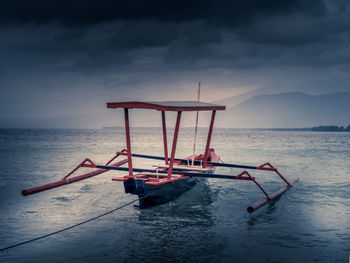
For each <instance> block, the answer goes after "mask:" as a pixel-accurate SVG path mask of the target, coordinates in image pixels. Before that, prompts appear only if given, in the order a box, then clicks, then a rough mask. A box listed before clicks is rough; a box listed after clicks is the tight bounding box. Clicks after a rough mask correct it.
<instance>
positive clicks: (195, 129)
mask: <svg viewBox="0 0 350 263" xmlns="http://www.w3.org/2000/svg"><path fill="white" fill-rule="evenodd" d="M200 94H201V83H200V82H198V93H197V101H199V97H200ZM197 129H198V111H197V114H196V126H195V128H194V141H193V154H192V166H193V164H194V155H195V152H196V139H197Z"/></svg>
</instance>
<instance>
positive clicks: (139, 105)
mask: <svg viewBox="0 0 350 263" xmlns="http://www.w3.org/2000/svg"><path fill="white" fill-rule="evenodd" d="M179 103H181V102H179ZM194 105H195V104H194ZM107 108H110V109H117V108H124V109H125V108H127V109H132V108H134V109H153V110H158V111H211V110H225V109H226V107H225V106H221V105H214V104H209V105H206V104H205V103H203V106H191V105H188V106H181V105H179V106H177V105H174V106H173V105H171V106H169V105H163V104H162V102H159V104H157V102H154V103H153V102H141V101H126V102H107Z"/></svg>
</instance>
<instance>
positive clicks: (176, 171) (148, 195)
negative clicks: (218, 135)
mask: <svg viewBox="0 0 350 263" xmlns="http://www.w3.org/2000/svg"><path fill="white" fill-rule="evenodd" d="M107 108H110V109H117V108H122V109H124V117H125V134H126V149H123V150H121V151H119V152H117V153H116V155H115V156H114V157H113V158H112V159H111V160H109V161H108V162H107V163H106V164H105V165H98V164H95V163H94V162H93V161H91V160H90V159H88V158H86V159H85V160H84V161H83V162H81V163H80V164H79V165H78V166H77V167H76V168H75V169H73V170H72V171H71V172H70V173H68V174H67V175H66V176H64V177H63V178H62V179H61V180H59V181H56V182H53V183H49V184H45V185H41V186H37V187H34V188H30V189H26V190H22V195H24V196H27V195H31V194H34V193H38V192H41V191H45V190H48V189H52V188H55V187H58V186H62V185H65V184H70V183H74V182H77V181H81V180H84V179H87V178H90V177H93V176H96V175H99V174H102V173H104V172H106V171H109V170H117V171H126V172H128V175H125V176H123V177H119V178H114V179H112V180H113V181H120V182H123V184H124V189H125V192H126V193H131V194H135V195H138V197H139V207H140V208H145V207H152V206H155V205H161V204H165V203H167V202H170V201H172V200H174V199H175V198H177V197H178V196H180V195H181V194H182V193H184V192H186V191H188V190H190V189H191V188H192V187H193V186H194V185H195V184H196V182H197V180H198V179H197V178H220V179H231V180H232V179H233V180H245V181H252V182H254V183H255V184H256V185H257V186H258V187H259V189H260V190H261V191H262V192H263V194H264V195H265V197H264V198H263V199H261V200H260V201H258V202H256V203H254V204H252V205H251V206H249V207H248V208H247V211H248V212H249V213H252V212H254V211H255V210H257V209H258V208H260V207H262V206H263V205H265V204H267V203H269V202H270V201H272V200H275V199H276V198H277V197H279V196H281V195H282V194H283V193H284V192H285V191H287V190H288V189H289V188H290V187H291V186H292V185H293V184H294V183H295V182H297V181H298V180H299V179H298V178H296V179H294V180H293V181H291V182H289V181H288V180H287V179H286V178H285V177H283V175H282V174H281V173H280V172H279V171H278V170H277V169H276V168H275V167H274V166H272V165H271V164H270V163H264V164H262V165H259V166H248V165H239V164H228V163H220V162H219V160H220V158H219V156H217V155H216V153H215V151H214V148H211V147H210V142H211V137H212V132H213V127H214V120H215V115H216V112H217V111H220V110H225V106H220V105H215V104H209V103H204V102H199V101H166V102H139V101H129V102H109V103H107ZM129 109H151V110H157V111H160V112H161V119H162V131H163V143H164V156H154V155H145V154H133V153H132V151H131V140H130V127H129ZM167 111H173V112H177V118H176V124H175V131H174V137H173V142H172V148H171V154H170V158H169V155H168V143H167V129H166V121H165V113H166V112H167ZM185 111H197V112H198V111H211V112H212V114H211V121H210V125H209V131H208V136H207V141H206V146H205V151H204V153H203V154H198V155H194V154H193V155H192V156H189V157H187V158H183V159H179V158H175V153H176V146H177V139H178V134H179V128H180V121H181V116H182V113H183V112H185ZM120 156H125V157H126V158H124V159H122V160H120V161H118V162H114V163H112V162H113V161H114V160H115V159H116V158H117V157H120ZM133 158H146V159H154V160H162V161H164V164H158V165H155V168H154V169H140V168H134V167H133ZM124 164H127V167H121V166H122V165H124ZM81 167H89V168H94V169H96V170H94V171H92V172H89V173H85V174H82V175H78V176H74V177H72V174H73V173H75V172H76V171H77V170H78V169H79V168H81ZM215 167H230V168H241V169H244V171H242V172H241V173H239V174H238V175H235V176H234V175H228V174H215V173H214V171H215ZM247 170H263V171H271V172H274V173H276V174H277V175H278V176H279V177H280V178H281V179H282V180H283V181H284V182H285V184H286V185H285V186H283V187H282V188H281V189H280V190H278V191H277V192H275V193H273V194H268V193H267V192H266V191H265V190H264V188H263V187H262V186H261V185H260V184H259V183H258V182H257V181H256V179H255V177H253V176H252V175H251V174H250V173H249V172H248V171H247Z"/></svg>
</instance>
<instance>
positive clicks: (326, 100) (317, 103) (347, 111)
mask: <svg viewBox="0 0 350 263" xmlns="http://www.w3.org/2000/svg"><path fill="white" fill-rule="evenodd" d="M267 90H268V89H259V90H255V91H252V92H248V93H246V94H242V95H239V96H236V97H230V98H227V99H224V100H220V101H217V102H216V103H218V104H223V105H226V106H227V110H226V111H223V112H221V111H220V112H218V114H217V117H216V121H215V125H216V127H224V128H304V127H317V126H320V125H337V126H346V125H348V124H349V123H350V93H348V92H343V93H328V94H324V95H308V94H305V93H301V92H292V93H279V94H269V95H261V94H260V93H261V92H266V91H267ZM256 94H257V95H256ZM175 118H176V114H175V113H170V112H169V113H167V126H168V127H169V128H170V127H171V126H174V124H175ZM209 120H210V114H209V113H208V112H207V113H205V112H201V113H200V117H199V121H200V122H199V125H200V126H202V127H207V126H208V122H209ZM130 123H131V126H133V127H135V126H139V127H140V126H141V127H160V126H161V118H160V114H159V112H157V111H144V110H133V111H131V112H130ZM194 123H195V113H193V112H192V113H186V114H183V118H182V122H181V126H182V127H193V125H194ZM123 125H124V117H123V111H122V110H108V109H106V110H105V111H104V112H100V113H92V114H81V115H69V116H60V117H46V118H30V119H29V118H28V119H24V118H23V119H0V128H91V129H93V128H102V127H106V126H123Z"/></svg>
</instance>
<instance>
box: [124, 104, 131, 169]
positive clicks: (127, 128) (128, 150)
mask: <svg viewBox="0 0 350 263" xmlns="http://www.w3.org/2000/svg"><path fill="white" fill-rule="evenodd" d="M124 117H125V135H126V150H127V152H128V167H129V175H133V172H132V156H131V143H130V128H129V110H128V109H124Z"/></svg>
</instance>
